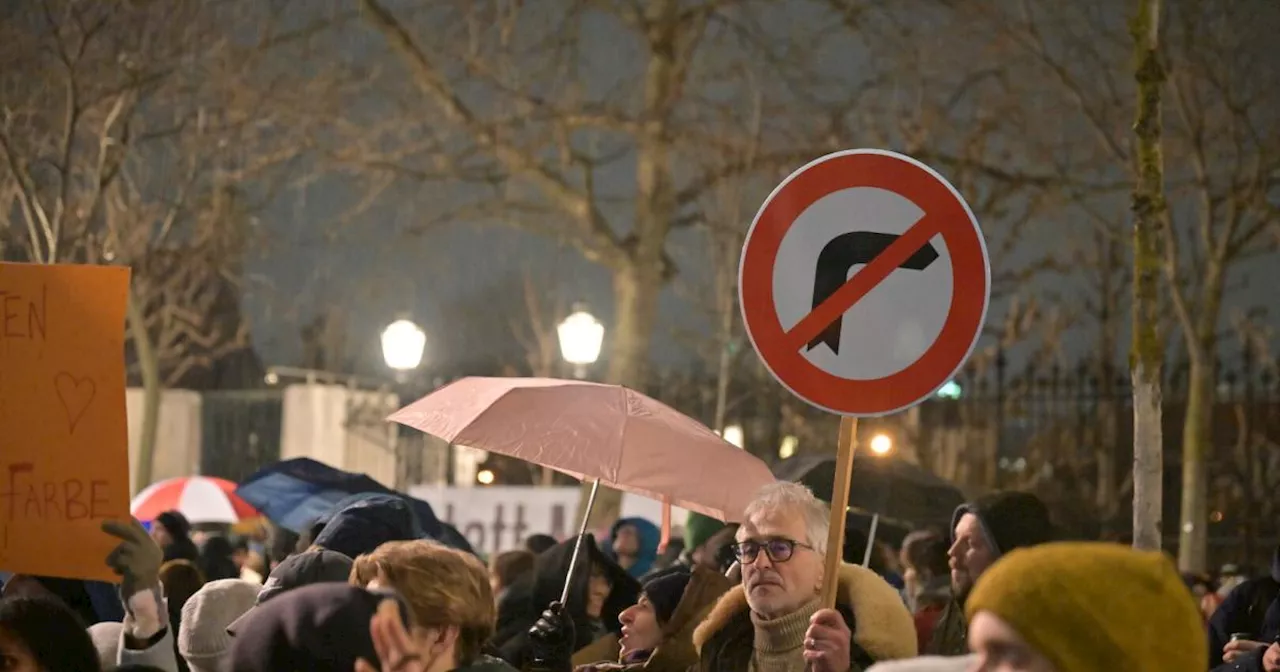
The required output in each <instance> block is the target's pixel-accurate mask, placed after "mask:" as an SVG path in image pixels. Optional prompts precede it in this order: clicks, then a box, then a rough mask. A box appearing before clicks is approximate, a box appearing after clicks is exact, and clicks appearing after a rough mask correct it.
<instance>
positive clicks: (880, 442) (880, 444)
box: [871, 434, 893, 457]
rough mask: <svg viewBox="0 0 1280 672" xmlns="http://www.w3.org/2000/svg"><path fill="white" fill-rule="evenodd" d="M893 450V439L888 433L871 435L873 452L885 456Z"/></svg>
mask: <svg viewBox="0 0 1280 672" xmlns="http://www.w3.org/2000/svg"><path fill="white" fill-rule="evenodd" d="M892 451H893V439H891V438H889V435H888V434H876V435H875V436H873V437H871V452H872V453H875V454H876V455H878V456H880V457H884V456H885V455H888V454H889V453H890V452H892Z"/></svg>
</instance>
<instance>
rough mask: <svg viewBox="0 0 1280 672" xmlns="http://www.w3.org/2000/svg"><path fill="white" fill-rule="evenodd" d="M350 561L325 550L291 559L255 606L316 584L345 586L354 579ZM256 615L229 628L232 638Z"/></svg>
mask: <svg viewBox="0 0 1280 672" xmlns="http://www.w3.org/2000/svg"><path fill="white" fill-rule="evenodd" d="M352 564H353V563H352V562H351V558H348V557H347V556H345V555H343V554H341V553H338V552H337V551H326V550H323V549H319V550H314V551H307V552H305V553H299V554H297V555H291V556H289V557H288V558H286V559H285V561H284V562H282V563H280V564H279V565H276V568H275V569H273V570H271V575H270V576H268V577H267V582H266V583H265V584H263V586H262V588H261V589H260V590H259V591H258V599H257V602H256V604H257V605H261V604H263V603H265V602H266V601H267V600H270V599H273V598H276V597H279V596H280V595H283V594H284V593H287V592H289V591H291V590H293V589H295V588H301V587H302V586H309V585H311V584H315V583H346V582H347V579H349V578H350V577H351V565H352ZM252 615H253V612H252V610H251V611H249V612H248V613H246V614H245V615H244V616H241V617H240V618H238V619H236V620H235V621H233V622H232V623H231V625H228V626H227V633H228V634H230V635H231V636H232V637H235V636H236V632H238V631H239V629H240V627H241V626H242V625H243V624H244V623H245V622H247V621H248V620H249V617H250V616H252Z"/></svg>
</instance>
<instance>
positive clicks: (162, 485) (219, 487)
mask: <svg viewBox="0 0 1280 672" xmlns="http://www.w3.org/2000/svg"><path fill="white" fill-rule="evenodd" d="M235 490H236V484H235V483H232V482H231V481H227V480H223V479H221V478H210V477H208V476H186V477H182V478H170V479H167V480H164V481H160V482H159V483H152V484H151V485H149V486H147V488H146V489H145V490H143V491H142V492H139V493H138V495H137V496H136V497H134V498H133V501H132V502H130V503H129V511H130V513H132V514H133V517H134V518H137V519H138V520H147V521H150V520H155V518H156V516H158V515H160V514H162V513H164V512H165V511H177V512H179V513H181V514H182V515H183V516H186V518H187V520H189V521H191V522H192V523H227V524H234V523H238V522H240V521H241V520H243V519H245V518H253V517H254V516H257V515H258V512H257V511H256V510H254V508H253V506H252V505H251V504H249V503H248V502H246V501H244V500H243V499H241V498H240V497H238V496H236V494H235Z"/></svg>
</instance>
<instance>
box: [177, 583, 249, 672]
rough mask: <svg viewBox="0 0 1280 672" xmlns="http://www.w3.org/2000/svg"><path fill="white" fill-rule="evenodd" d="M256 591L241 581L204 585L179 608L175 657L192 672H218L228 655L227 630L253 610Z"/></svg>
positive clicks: (229, 640) (229, 651)
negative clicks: (180, 611)
mask: <svg viewBox="0 0 1280 672" xmlns="http://www.w3.org/2000/svg"><path fill="white" fill-rule="evenodd" d="M257 598H258V587H257V586H255V585H253V584H252V583H249V582H248V581H242V580H240V579H219V580H217V581H210V582H209V583H206V584H204V586H203V587H201V588H200V590H198V591H196V594H195V595H192V596H191V599H189V600H187V603H186V604H184V605H182V627H181V628H179V630H178V653H180V654H182V657H183V658H185V659H186V661H187V665H188V666H189V667H190V668H191V670H192V672H203V671H204V670H217V669H219V666H220V665H221V663H222V661H223V660H224V659H226V658H227V656H228V655H229V654H230V653H231V635H229V634H227V626H228V625H231V623H232V621H235V620H236V619H237V618H240V617H241V616H243V615H244V614H245V612H247V611H249V610H250V609H251V608H253V602H254V600H256V599H257Z"/></svg>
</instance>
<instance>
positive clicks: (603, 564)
mask: <svg viewBox="0 0 1280 672" xmlns="http://www.w3.org/2000/svg"><path fill="white" fill-rule="evenodd" d="M576 542H577V537H570V538H569V539H566V540H564V541H562V542H560V543H559V544H556V545H555V546H553V547H552V548H550V549H548V550H547V551H546V552H544V553H543V554H542V555H540V556H538V559H537V561H536V562H535V563H534V568H533V574H532V575H531V576H529V577H528V578H526V579H522V580H521V581H519V582H517V583H516V585H514V586H512V587H511V588H510V589H509V590H508V593H507V596H506V599H505V600H504V604H503V610H502V611H500V612H499V614H498V632H497V634H495V636H494V638H493V640H492V644H493V645H494V646H495V647H496V648H497V650H498V653H499V655H500V656H501V657H502V659H503V660H506V661H507V662H508V663H510V664H512V665H514V666H516V667H523V666H524V664H525V663H526V661H529V660H532V658H533V657H534V656H535V655H538V654H540V653H541V652H540V651H535V650H534V649H535V646H534V645H535V644H538V642H536V641H533V640H531V638H530V633H529V631H530V629H531V628H533V626H534V625H535V624H536V623H537V622H538V619H539V616H540V614H543V612H544V610H547V609H550V608H551V607H552V605H553V604H555V605H556V607H555V608H556V610H557V612H558V614H559V616H558V618H561V619H563V620H567V621H572V626H570V627H566V628H563V630H564V631H565V632H570V631H571V632H572V633H573V639H572V641H571V642H566V643H565V646H567V647H568V649H569V650H570V651H572V652H577V651H581V650H582V649H583V648H585V647H586V646H587V645H589V644H591V643H592V642H594V641H596V640H597V639H600V638H601V637H605V636H607V635H609V634H613V635H618V634H620V632H621V629H622V626H621V624H620V623H619V622H618V615H619V614H621V613H622V611H623V610H624V609H626V608H627V607H630V606H631V605H633V604H635V603H636V599H637V598H639V596H640V584H639V583H638V582H637V581H636V580H635V579H634V578H632V577H631V575H630V574H628V573H627V572H626V570H624V569H622V568H621V567H619V566H618V565H617V564H615V563H614V562H613V561H612V560H610V559H609V558H608V557H607V556H605V554H604V553H603V552H601V551H600V548H599V547H598V546H597V545H596V541H595V539H594V538H593V537H592V536H591V535H590V534H585V535H583V537H582V544H581V546H580V548H579V550H578V563H577V567H576V568H575V569H574V575H573V577H572V581H571V582H570V585H569V600H568V603H566V604H564V605H560V604H559V601H560V596H561V592H562V591H563V589H564V585H565V578H566V577H567V576H568V575H569V564H570V562H571V561H572V559H573V552H574V546H575V543H576ZM597 660H599V658H595V659H591V660H575V661H574V662H575V663H591V662H596V661H597Z"/></svg>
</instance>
